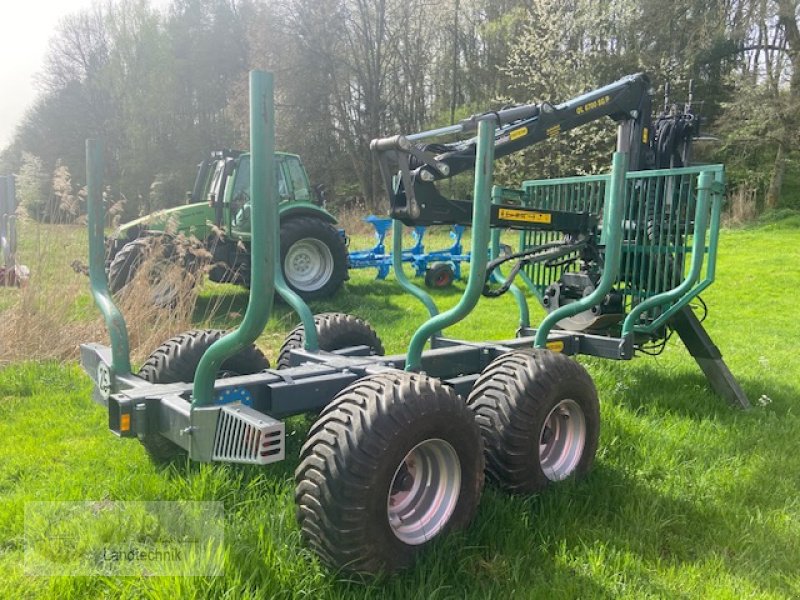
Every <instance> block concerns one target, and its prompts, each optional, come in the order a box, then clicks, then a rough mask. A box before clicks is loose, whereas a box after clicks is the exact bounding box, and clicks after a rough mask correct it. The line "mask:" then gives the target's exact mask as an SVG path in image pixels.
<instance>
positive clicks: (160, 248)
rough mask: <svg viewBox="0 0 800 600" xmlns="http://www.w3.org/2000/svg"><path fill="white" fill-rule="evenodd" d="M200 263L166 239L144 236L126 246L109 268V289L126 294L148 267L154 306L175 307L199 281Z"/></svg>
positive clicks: (151, 299)
mask: <svg viewBox="0 0 800 600" xmlns="http://www.w3.org/2000/svg"><path fill="white" fill-rule="evenodd" d="M200 266H201V265H200V262H199V261H198V260H197V258H196V257H195V256H194V255H193V254H192V253H191V252H189V251H188V250H184V249H179V248H178V247H177V246H176V244H175V242H173V240H171V239H169V238H168V237H166V236H144V237H139V238H136V239H134V240H132V241H130V242H128V243H127V244H125V245H124V246H123V247H122V248H121V249H120V251H119V252H117V254H116V255H115V256H114V258H113V259H112V260H111V263H110V264H109V266H108V287H109V290H110V291H111V293H112V294H118V293H120V292H122V291H123V290H124V289H125V287H126V286H128V285H129V284H130V283H131V282H132V281H133V280H134V279H135V278H136V276H137V274H138V273H139V272H140V270H141V269H142V267H145V268H146V269H147V270H148V272H147V274H146V275H147V280H148V284H149V286H150V289H149V295H150V302H151V304H153V305H155V306H158V307H162V308H164V307H168V306H172V305H173V304H174V303H175V301H176V300H177V299H178V297H179V296H180V295H181V294H182V292H183V291H184V290H187V291H188V290H190V289H192V288H193V287H194V286H195V285H196V284H197V281H198V279H199V273H200V271H201V269H200Z"/></svg>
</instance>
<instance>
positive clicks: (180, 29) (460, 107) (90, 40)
mask: <svg viewBox="0 0 800 600" xmlns="http://www.w3.org/2000/svg"><path fill="white" fill-rule="evenodd" d="M798 4H800V2H798V0H675V1H673V2H671V3H664V2H661V1H658V0H604V1H600V0H439V1H436V2H434V1H432V0H172V2H171V3H170V4H169V5H168V6H167V7H166V8H163V9H158V10H157V9H156V8H154V7H153V6H151V5H150V4H149V3H148V1H147V0H112V1H109V2H98V3H97V4H96V5H94V6H93V7H92V8H90V9H88V10H84V11H81V12H77V13H74V14H71V15H69V16H67V17H66V18H64V19H63V20H62V21H61V23H60V25H59V26H58V28H57V30H56V31H55V32H54V33H53V36H52V39H51V42H50V47H49V51H48V54H47V58H46V61H45V64H44V65H43V67H42V70H41V72H40V74H39V76H38V82H39V86H40V93H39V96H38V98H37V100H36V101H35V103H34V104H33V105H32V106H31V107H30V108H29V110H28V111H27V113H26V115H25V117H24V119H23V120H22V122H21V123H20V124H19V126H18V128H17V130H16V134H15V136H14V138H13V140H12V142H11V144H10V145H9V146H8V147H7V148H5V149H4V150H3V152H2V153H0V170H1V171H2V172H16V173H18V174H19V179H20V181H19V183H20V190H21V194H24V195H25V197H26V198H29V208H30V209H31V212H32V214H34V215H35V216H36V215H41V214H43V213H47V214H51V215H52V214H54V213H59V214H61V216H63V217H67V218H69V217H70V216H76V215H78V214H80V213H81V210H82V202H83V196H82V194H81V193H80V188H81V186H82V181H83V178H84V176H83V173H84V171H85V165H84V155H83V152H84V150H83V148H84V146H83V140H84V139H85V138H86V137H101V138H102V139H103V140H104V142H105V146H106V178H105V179H106V182H107V183H108V185H109V189H108V193H109V194H110V195H111V196H112V197H113V198H115V199H118V200H123V202H121V203H119V206H120V207H121V208H120V210H121V211H122V215H121V216H123V217H125V218H129V217H133V216H137V215H139V214H142V213H146V212H149V211H151V210H154V209H157V208H162V207H166V206H172V205H175V204H179V203H181V202H183V200H184V198H185V192H186V190H187V189H188V188H189V187H191V184H192V181H193V177H194V171H195V169H196V165H197V163H198V162H199V161H200V160H202V159H203V158H204V157H205V156H206V155H207V153H208V151H209V150H211V149H214V148H223V147H232V148H236V147H239V148H243V147H246V146H247V144H248V143H249V141H248V139H247V137H248V128H247V114H248V113H247V93H246V92H247V72H248V71H249V70H250V69H252V68H260V69H267V70H270V71H273V72H274V73H275V75H276V102H277V107H278V108H277V136H278V145H279V147H280V148H281V149H283V150H286V151H290V152H296V153H298V154H300V155H301V156H302V157H303V159H304V161H305V163H306V165H307V168H308V169H309V172H310V175H311V178H312V179H313V180H314V182H315V183H323V184H325V185H326V187H327V188H328V190H329V191H330V194H329V195H330V196H331V197H334V198H336V199H337V200H338V201H339V202H344V201H352V200H354V199H357V200H359V201H361V202H363V203H364V204H366V205H368V206H369V207H370V208H374V207H376V206H378V205H379V204H378V203H379V202H380V199H381V190H380V185H379V178H378V173H377V168H376V164H375V161H374V158H373V157H372V155H371V153H370V151H369V142H370V140H371V139H373V138H375V137H378V136H382V135H387V134H390V133H395V132H406V133H408V132H414V131H418V130H421V129H424V128H428V127H433V126H440V125H445V124H450V123H452V122H453V121H454V120H457V119H459V118H463V117H465V116H467V115H469V114H472V113H475V112H483V111H486V110H492V109H497V108H499V107H502V106H505V105H509V104H514V103H531V102H541V101H553V102H558V101H562V100H565V99H568V98H570V97H573V96H575V95H576V94H579V93H581V92H582V91H585V90H588V89H591V88H595V87H598V86H600V85H604V84H606V83H609V82H611V81H614V80H616V79H617V78H619V77H620V76H622V75H624V74H628V73H634V72H637V71H646V72H648V73H649V74H650V75H651V77H652V80H653V84H654V89H655V92H656V102H655V104H656V105H658V104H659V102H660V101H659V100H658V98H659V95H660V93H661V92H662V91H663V85H664V84H665V82H670V84H671V90H672V93H673V98H674V99H675V100H676V101H680V102H681V103H682V102H683V100H684V98H685V96H686V94H687V91H688V85H689V81H694V82H695V98H694V100H695V103H696V104H695V105H696V108H698V109H699V110H700V112H702V114H703V115H704V116H705V118H706V121H705V123H706V127H705V129H706V130H707V131H709V132H710V133H713V134H714V135H715V136H716V137H717V138H718V141H716V142H714V143H711V144H703V145H702V146H700V147H699V152H700V155H701V158H703V159H706V160H715V161H723V162H725V163H726V164H727V165H728V167H729V172H730V174H731V175H732V180H733V184H734V185H738V186H740V187H747V188H748V189H751V190H753V193H752V194H751V195H750V196H748V197H749V198H751V200H750V201H751V202H754V203H757V205H758V206H757V208H758V209H763V208H773V207H777V206H781V205H786V206H791V205H792V203H793V202H794V204H795V206H798V205H800V202H797V201H795V200H794V199H793V198H792V195H791V194H789V193H787V189H788V190H789V191H791V190H792V189H793V188H792V185H793V182H792V181H789V179H791V176H792V169H791V166H792V165H793V164H795V161H796V159H797V150H798V147H797V138H798V136H797V133H798V117H799V116H800V102H798V98H800V31H799V30H798V16H799V15H798ZM612 147H613V124H612V123H610V122H604V123H597V124H594V125H592V126H589V127H585V128H582V129H581V130H579V131H575V132H571V133H568V134H566V135H564V136H562V137H560V138H558V139H556V140H553V141H549V142H547V143H543V144H540V145H538V146H536V147H533V148H531V149H529V150H527V151H525V152H522V153H520V154H518V155H516V156H512V157H508V158H506V159H503V161H501V162H500V164H499V167H498V174H499V177H500V179H501V180H502V181H504V182H509V183H514V182H516V183H518V182H519V181H520V180H521V179H530V178H533V177H541V176H554V175H561V174H571V173H590V172H594V171H597V170H599V169H603V168H605V167H607V164H608V159H609V155H610V151H611V148H612ZM37 198H38V200H37Z"/></svg>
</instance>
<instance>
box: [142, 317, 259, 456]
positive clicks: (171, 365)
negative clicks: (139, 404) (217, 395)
mask: <svg viewBox="0 0 800 600" xmlns="http://www.w3.org/2000/svg"><path fill="white" fill-rule="evenodd" d="M225 333H226V332H225V331H222V330H219V329H194V330H191V331H187V332H186V333H181V334H180V335H177V336H175V337H173V338H170V339H168V340H167V341H166V342H164V343H163V344H161V345H160V346H159V347H158V348H156V349H155V350H154V351H153V353H152V354H151V355H150V356H149V357H148V359H147V360H146V361H145V362H144V364H143V365H142V368H141V369H139V377H141V378H142V379H144V380H146V381H149V382H150V383H178V382H186V383H188V382H191V381H194V376H195V373H196V371H197V365H199V364H200V359H201V358H202V357H203V354H204V353H205V351H206V350H208V348H209V347H210V346H211V344H213V343H214V342H216V341H217V340H218V339H220V338H221V337H222V336H224V335H225ZM264 369H269V361H268V360H267V358H266V357H265V356H264V354H263V353H262V352H261V350H259V349H258V348H257V347H256V346H255V345H251V346H248V347H246V348H245V349H244V350H242V351H241V352H239V353H238V354H235V355H234V356H231V357H230V358H229V359H228V360H226V361H225V362H224V363H222V367H221V369H220V376H221V377H231V376H234V375H252V374H253V373H258V372H260V371H263V370H264ZM139 440H140V441H141V442H142V445H143V446H144V447H145V449H146V450H147V453H148V454H149V455H150V457H151V458H152V459H153V461H154V462H157V463H164V462H169V461H171V460H173V459H175V458H176V457H178V456H181V455H183V454H184V450H183V448H181V447H180V446H177V445H176V444H174V443H172V442H171V441H170V440H168V439H167V438H165V437H164V436H162V435H161V434H159V433H153V434H147V435H142V436H139Z"/></svg>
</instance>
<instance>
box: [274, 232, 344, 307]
mask: <svg viewBox="0 0 800 600" xmlns="http://www.w3.org/2000/svg"><path fill="white" fill-rule="evenodd" d="M281 265H282V267H283V277H284V279H285V280H286V283H287V284H288V285H289V287H290V288H292V290H294V291H295V292H296V293H297V294H298V295H299V296H300V297H302V298H303V299H304V300H317V299H320V298H328V297H329V296H332V295H333V294H335V293H336V292H337V291H338V290H339V288H340V287H342V284H343V283H344V281H345V280H346V279H347V265H348V258H347V246H346V244H345V241H344V238H343V237H342V236H341V235H339V232H338V231H336V229H334V227H333V226H332V225H331V224H330V223H326V222H324V221H323V220H321V219H317V218H314V217H295V218H290V219H289V220H287V221H285V222H284V223H283V224H281Z"/></svg>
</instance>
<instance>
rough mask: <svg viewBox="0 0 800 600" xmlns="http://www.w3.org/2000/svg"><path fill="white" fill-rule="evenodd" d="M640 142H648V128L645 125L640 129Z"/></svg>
mask: <svg viewBox="0 0 800 600" xmlns="http://www.w3.org/2000/svg"><path fill="white" fill-rule="evenodd" d="M642 143H643V144H649V143H650V130H649V129H647V127H644V128H643V129H642Z"/></svg>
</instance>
